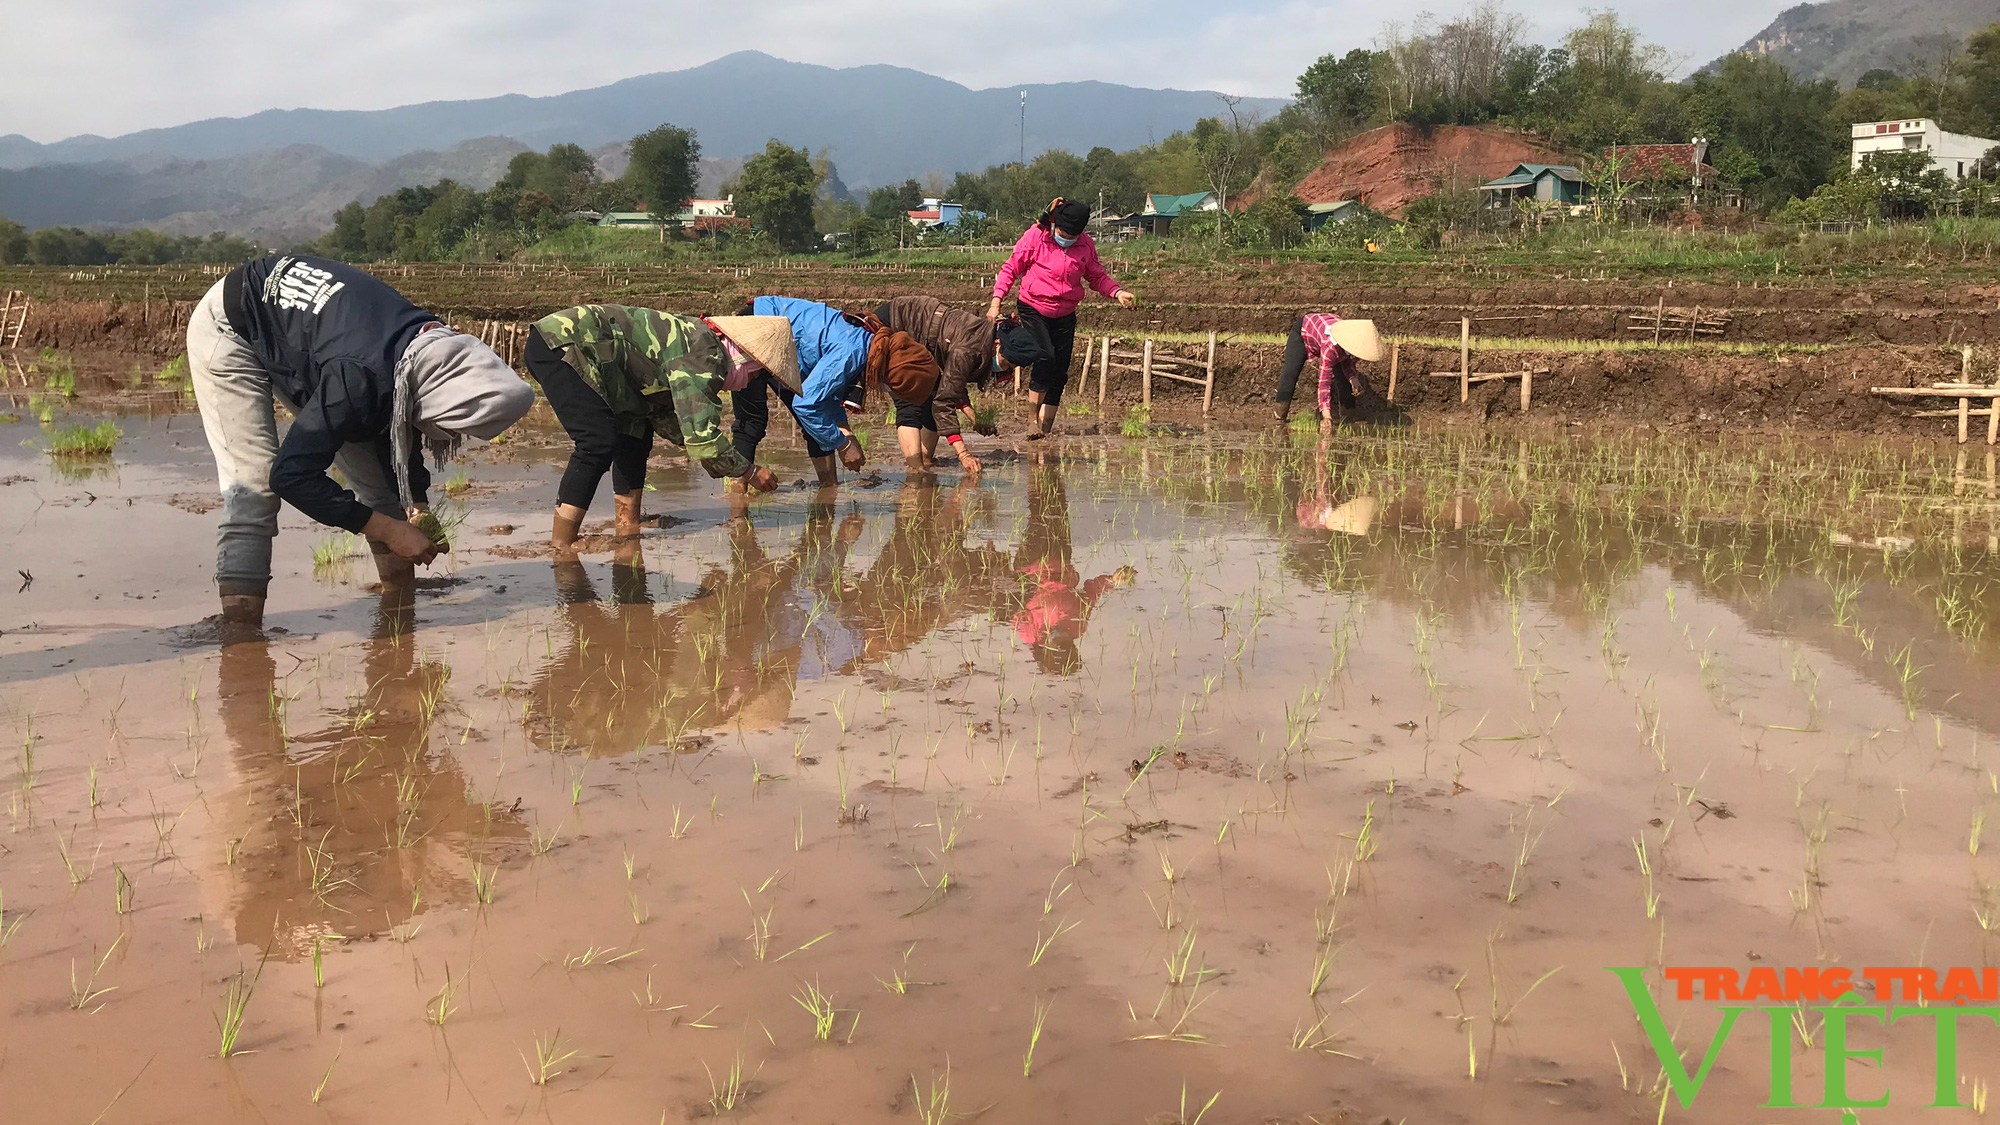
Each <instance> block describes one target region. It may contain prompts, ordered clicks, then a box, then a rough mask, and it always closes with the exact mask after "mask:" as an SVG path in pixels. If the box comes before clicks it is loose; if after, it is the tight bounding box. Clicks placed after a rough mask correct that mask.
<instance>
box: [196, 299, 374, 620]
mask: <svg viewBox="0 0 2000 1125" xmlns="http://www.w3.org/2000/svg"><path fill="white" fill-rule="evenodd" d="M187 354H188V381H189V382H190V383H191V384H192V385H193V387H194V400H195V404H196V405H197V406H199V407H200V408H201V428H202V430H203V431H204V432H205V433H206V434H207V435H208V448H209V450H210V451H211V452H213V453H214V454H215V477H216V486H217V488H218V489H219V490H220V491H221V493H222V523H221V526H220V527H219V528H218V529H217V533H216V550H215V582H216V585H217V586H218V587H219V588H220V590H221V592H222V593H224V594H255V595H257V596H259V597H262V596H264V594H265V592H266V591H267V590H268V589H269V588H270V584H271V540H273V539H275V538H277V535H278V507H279V504H278V496H277V494H276V493H274V492H272V491H271V466H272V465H273V464H275V463H276V461H277V459H278V421H277V415H276V411H275V410H274V408H273V405H272V404H273V403H274V402H282V401H284V400H283V398H282V397H281V396H279V395H278V394H277V391H276V389H275V388H274V387H273V386H272V385H271V376H270V375H269V374H268V373H267V372H266V371H265V370H264V365H263V363H262V361H260V360H259V359H258V358H257V353H256V352H255V351H253V350H252V349H251V347H250V345H249V344H247V343H245V342H244V340H243V338H242V337H241V336H238V335H237V334H236V330H235V329H234V328H232V327H230V324H229V317H228V315H227V314H226V312H225V311H224V309H223V305H222V282H220V281H218V282H216V283H215V285H214V286H213V287H211V288H210V289H209V291H208V294H207V295H206V296H204V297H203V298H202V299H201V302H200V303H199V304H197V305H196V306H195V308H194V315H193V316H192V317H190V318H189V320H188V335H187ZM285 408H286V409H287V410H291V411H294V412H296V411H297V407H296V405H295V404H293V403H290V402H285ZM375 444H376V443H365V444H364V443H350V444H349V445H347V446H346V447H345V448H343V449H342V450H341V451H340V454H339V456H337V457H335V458H334V466H335V467H336V468H337V469H339V470H340V474H341V476H342V477H343V478H344V479H345V480H346V482H347V486H348V487H349V488H352V489H353V490H354V494H355V496H356V498H358V499H359V500H360V501H361V502H362V503H364V504H366V505H368V506H369V507H371V508H373V509H375V510H376V511H378V512H381V513H382V514H383V515H387V516H394V517H396V518H398V519H401V518H404V517H405V516H406V514H407V513H405V512H404V511H403V504H402V501H401V499H399V498H398V497H397V494H396V484H395V482H394V481H393V480H390V479H389V475H388V474H387V473H385V472H383V471H382V461H383V458H382V457H381V455H380V454H379V453H378V452H377V451H376V449H375Z"/></svg>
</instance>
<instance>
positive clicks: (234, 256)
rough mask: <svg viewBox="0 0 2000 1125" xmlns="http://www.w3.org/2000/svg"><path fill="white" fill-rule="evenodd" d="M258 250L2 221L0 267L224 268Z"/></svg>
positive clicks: (217, 241) (221, 238)
mask: <svg viewBox="0 0 2000 1125" xmlns="http://www.w3.org/2000/svg"><path fill="white" fill-rule="evenodd" d="M257 253H258V247H257V246H256V245H254V244H252V243H250V242H248V241H245V240H244V239H241V238H238V237H236V236H235V235H231V234H224V233H222V232H221V231H216V232H215V233H214V234H210V235H205V236H195V235H171V234H161V233H160V232H158V231H151V230H121V231H91V230H84V229H83V228H82V227H42V228H40V229H39V230H35V231H29V230H27V229H26V228H25V227H23V226H22V225H21V224H19V223H17V222H14V221H13V220H11V219H5V218H0V265H5V266H20V265H28V266H108V265H120V264H122V265H134V266H159V265H168V264H171V263H174V262H190V263H202V264H209V263H213V264H226V263H230V262H241V261H243V260H245V259H247V258H251V257H255V256H256V254H257Z"/></svg>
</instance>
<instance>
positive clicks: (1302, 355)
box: [1276, 313, 1382, 431]
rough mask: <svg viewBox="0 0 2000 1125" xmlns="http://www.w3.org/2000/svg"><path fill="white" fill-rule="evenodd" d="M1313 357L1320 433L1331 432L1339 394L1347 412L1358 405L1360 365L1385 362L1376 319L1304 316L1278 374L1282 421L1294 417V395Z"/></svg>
mask: <svg viewBox="0 0 2000 1125" xmlns="http://www.w3.org/2000/svg"><path fill="white" fill-rule="evenodd" d="M1308 357H1310V358H1312V359H1316V360H1318V361H1319V398H1318V399H1317V402H1318V403H1319V425H1320V429H1321V430H1322V431H1331V430H1332V429H1333V396H1334V394H1335V393H1336V392H1337V393H1338V394H1339V396H1340V405H1341V408H1342V409H1346V408H1348V407H1352V406H1353V405H1354V402H1355V399H1354V396H1355V395H1356V394H1358V393H1360V391H1361V371H1360V369H1359V368H1358V367H1356V366H1355V361H1356V360H1359V361H1361V362H1362V363H1374V362H1376V361H1377V360H1379V359H1381V358H1382V337H1381V336H1379V335H1377V334H1376V332H1375V322H1374V321H1372V320H1342V319H1341V318H1340V317H1339V316H1337V315H1335V314H1334V313H1307V314H1306V315H1304V316H1302V317H1300V318H1299V319H1298V320H1297V321H1296V322H1294V323H1293V325H1292V332H1291V335H1290V336H1289V337H1288V338H1287V339H1286V340H1285V366H1284V370H1283V371H1281V372H1279V374H1278V399H1277V401H1278V409H1277V412H1276V416H1277V419H1278V421H1279V422H1283V421H1285V419H1287V418H1289V417H1291V413H1292V394H1293V392H1294V390H1295V389H1296V388H1297V387H1298V383H1299V371H1300V370H1301V369H1303V368H1304V367H1305V365H1306V360H1307V358H1308ZM1336 376H1337V377H1336Z"/></svg>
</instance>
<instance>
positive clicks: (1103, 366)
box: [1097, 336, 1111, 414]
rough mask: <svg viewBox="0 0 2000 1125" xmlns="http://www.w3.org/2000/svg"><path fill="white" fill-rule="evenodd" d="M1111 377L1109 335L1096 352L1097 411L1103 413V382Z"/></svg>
mask: <svg viewBox="0 0 2000 1125" xmlns="http://www.w3.org/2000/svg"><path fill="white" fill-rule="evenodd" d="M1110 378H1111V337H1109V336H1106V337H1105V338H1104V346H1103V350H1101V351H1099V352H1098V353H1097V412H1098V413H1099V414H1102V413H1104V384H1105V383H1106V382H1108V381H1109V380H1110Z"/></svg>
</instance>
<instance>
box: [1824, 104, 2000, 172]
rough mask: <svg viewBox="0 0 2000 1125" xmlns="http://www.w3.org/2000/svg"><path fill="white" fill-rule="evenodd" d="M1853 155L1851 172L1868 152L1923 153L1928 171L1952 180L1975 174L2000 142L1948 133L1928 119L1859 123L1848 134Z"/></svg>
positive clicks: (1849, 161)
mask: <svg viewBox="0 0 2000 1125" xmlns="http://www.w3.org/2000/svg"><path fill="white" fill-rule="evenodd" d="M1850 132H1851V136H1852V141H1853V151H1852V152H1851V153H1850V155H1849V157H1848V166H1849V167H1850V168H1859V167H1861V158H1862V157H1864V156H1866V155H1868V154H1869V153H1871V152H1926V153H1929V154H1930V158H1931V167H1932V168H1935V169H1937V170H1939V171H1941V172H1943V173H1944V174H1945V175H1947V176H1950V177H1951V178H1952V179H1954V180H1962V179H1964V178H1965V177H1966V176H1967V175H1970V174H1972V173H1974V172H1976V171H1977V170H1978V168H1979V165H1980V163H1981V162H1982V161H1984V160H1985V159H1986V154H1987V153H1989V152H1991V151H1993V149H1994V148H1995V147H2000V141H1995V140H1989V139H1987V138H1985V137H1970V136H1966V135H1965V134H1963V133H1947V132H1945V131H1944V130H1943V129H1940V128H1938V123H1937V122H1935V121H1932V120H1931V119H1930V118H1928V117H1920V118H1917V119H1915V120H1911V121H1861V122H1857V123H1856V124H1855V125H1854V127H1853V129H1852V130H1851V131H1850Z"/></svg>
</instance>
